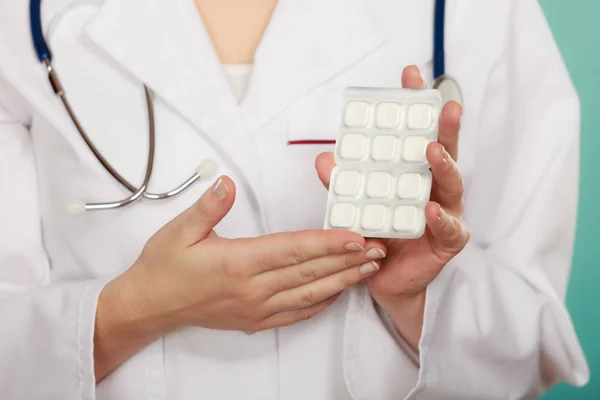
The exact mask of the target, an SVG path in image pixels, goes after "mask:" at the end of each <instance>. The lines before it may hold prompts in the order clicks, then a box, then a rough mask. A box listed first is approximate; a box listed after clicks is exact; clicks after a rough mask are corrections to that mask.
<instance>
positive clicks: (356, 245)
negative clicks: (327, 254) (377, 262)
mask: <svg viewBox="0 0 600 400" xmlns="http://www.w3.org/2000/svg"><path fill="white" fill-rule="evenodd" d="M344 249H346V250H348V251H363V250H364V249H365V248H364V247H362V246H361V245H360V243H356V242H354V243H348V244H347V245H345V246H344Z"/></svg>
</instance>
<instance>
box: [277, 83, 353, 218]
mask: <svg viewBox="0 0 600 400" xmlns="http://www.w3.org/2000/svg"><path fill="white" fill-rule="evenodd" d="M341 94H342V90H341V89H338V88H331V87H321V88H319V89H317V90H315V91H314V92H312V93H311V94H310V95H307V96H304V97H302V98H300V99H299V100H298V101H296V102H295V103H294V104H293V105H292V106H291V107H290V109H289V110H288V113H287V116H286V131H287V137H286V140H287V143H286V147H285V152H284V153H285V157H284V160H282V162H283V163H284V166H283V168H284V169H283V170H284V171H285V173H286V175H287V176H286V179H285V181H284V182H283V186H284V187H285V197H286V202H287V204H288V205H287V216H286V217H285V218H286V220H287V224H289V228H292V229H294V230H297V229H315V228H321V227H322V226H323V218H324V215H325V204H326V202H327V190H326V189H325V188H324V187H323V184H322V183H321V182H320V180H319V178H318V175H317V172H316V170H315V160H316V158H317V156H318V155H319V154H320V153H323V152H333V150H334V147H335V141H336V139H337V136H338V132H339V124H340V118H341V108H342V107H341V105H342V104H341V98H342V97H341Z"/></svg>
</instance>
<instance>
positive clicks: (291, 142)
mask: <svg viewBox="0 0 600 400" xmlns="http://www.w3.org/2000/svg"><path fill="white" fill-rule="evenodd" d="M299 144H304V145H310V144H335V140H289V141H288V146H293V145H299Z"/></svg>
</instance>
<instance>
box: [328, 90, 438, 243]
mask: <svg viewBox="0 0 600 400" xmlns="http://www.w3.org/2000/svg"><path fill="white" fill-rule="evenodd" d="M441 107H442V98H441V96H440V94H439V92H438V91H437V90H435V89H425V90H414V89H391V88H390V89H388V88H348V89H346V91H345V92H344V107H343V115H342V126H341V128H340V135H339V138H338V140H337V142H336V148H335V160H336V164H337V165H336V167H335V168H334V170H333V173H332V176H331V183H330V187H329V197H328V201H327V212H326V215H325V224H324V227H325V229H332V228H335V229H348V230H352V231H355V232H358V233H360V234H362V235H363V236H366V237H377V238H406V239H410V238H418V237H421V236H422V235H423V233H424V231H425V214H424V208H425V205H426V204H427V202H428V201H429V196H430V193H431V183H432V177H431V172H430V171H429V164H428V162H427V159H426V158H425V151H426V149H427V145H428V144H429V143H430V142H433V141H437V136H438V118H439V113H440V111H441Z"/></svg>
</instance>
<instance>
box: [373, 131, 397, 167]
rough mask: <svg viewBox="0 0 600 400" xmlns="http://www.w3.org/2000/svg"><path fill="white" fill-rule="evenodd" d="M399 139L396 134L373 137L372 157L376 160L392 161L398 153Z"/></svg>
mask: <svg viewBox="0 0 600 400" xmlns="http://www.w3.org/2000/svg"><path fill="white" fill-rule="evenodd" d="M397 147H398V140H396V138H395V137H394V136H390V135H382V136H376V137H375V138H374V139H373V148H372V149H371V157H373V160H376V161H391V160H393V159H394V156H395V155H396V148H397Z"/></svg>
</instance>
